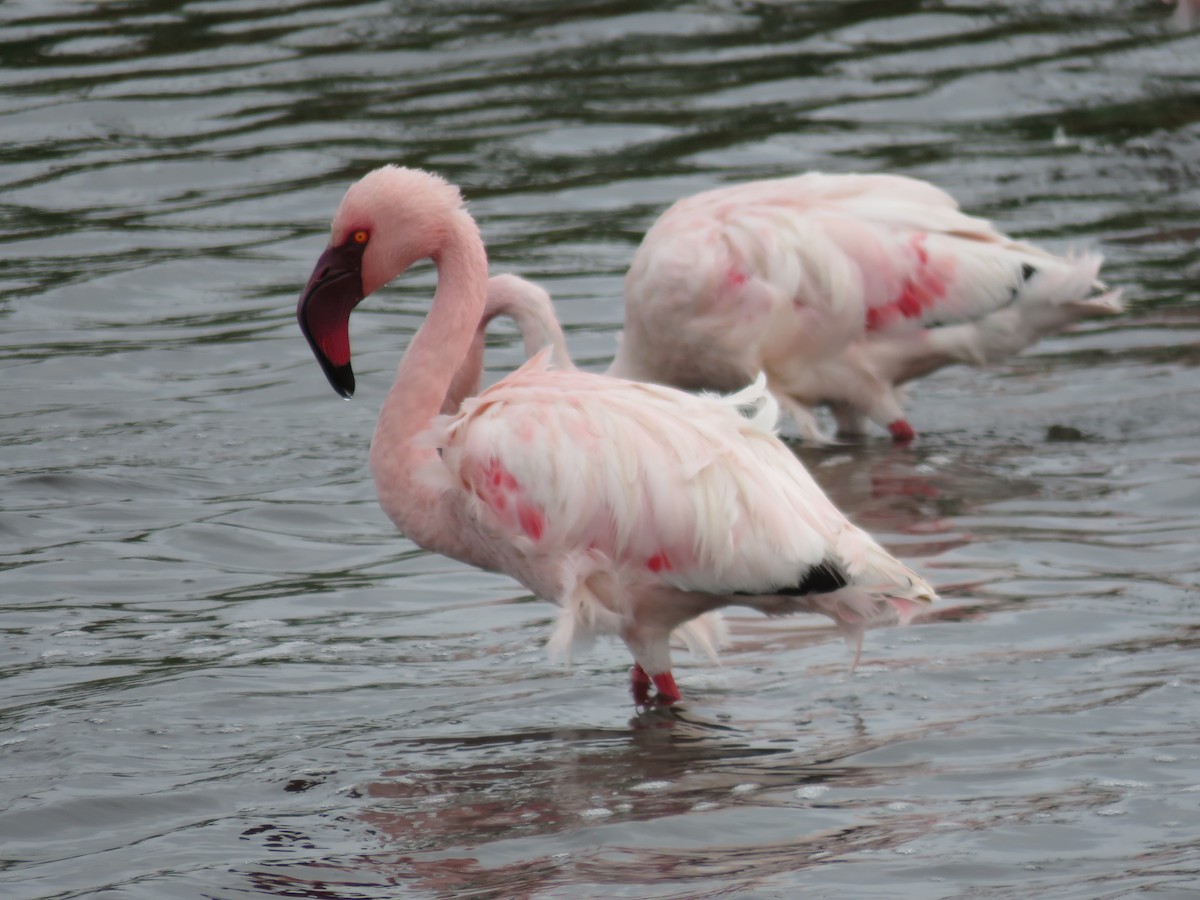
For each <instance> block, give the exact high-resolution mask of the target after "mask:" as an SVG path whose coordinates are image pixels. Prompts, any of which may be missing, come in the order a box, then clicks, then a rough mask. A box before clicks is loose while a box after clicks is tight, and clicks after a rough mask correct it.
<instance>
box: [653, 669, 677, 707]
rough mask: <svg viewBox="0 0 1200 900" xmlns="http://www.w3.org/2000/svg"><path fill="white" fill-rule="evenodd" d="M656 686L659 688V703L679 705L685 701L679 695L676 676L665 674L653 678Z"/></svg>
mask: <svg viewBox="0 0 1200 900" xmlns="http://www.w3.org/2000/svg"><path fill="white" fill-rule="evenodd" d="M652 680H653V681H654V686H655V687H656V688H658V702H659V703H678V702H679V701H680V700H681V699H683V698H682V697H681V696H680V694H679V688H677V687H676V686H675V676H674V675H672V674H671V673H670V672H663V673H662V674H661V675H654V676H652Z"/></svg>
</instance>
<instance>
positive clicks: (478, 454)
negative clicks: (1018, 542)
mask: <svg viewBox="0 0 1200 900" xmlns="http://www.w3.org/2000/svg"><path fill="white" fill-rule="evenodd" d="M546 362H547V356H546V354H544V353H543V354H539V355H538V356H537V357H535V358H534V359H533V360H531V361H530V362H528V363H526V364H525V366H523V367H522V368H521V369H519V370H518V371H517V372H515V373H513V374H512V375H510V376H509V377H507V378H505V379H503V380H502V381H501V382H499V383H497V384H496V385H494V386H493V387H491V388H489V389H488V390H487V391H485V392H484V393H483V394H481V395H480V396H479V397H477V398H473V399H468V400H467V401H465V402H464V404H463V407H462V409H461V411H460V412H459V413H458V414H457V415H455V416H452V417H447V418H445V419H443V420H442V422H441V423H440V425H439V426H438V430H439V436H438V437H437V438H436V443H437V444H438V446H439V447H440V449H441V461H442V464H444V465H445V466H446V467H447V469H448V470H449V472H450V474H451V478H452V483H453V484H454V485H456V487H459V488H461V490H462V492H463V493H464V494H465V495H466V496H467V497H468V499H469V502H468V504H467V506H468V509H469V510H470V515H472V516H473V517H474V518H475V520H476V521H477V522H479V523H480V525H481V527H484V528H486V529H489V530H490V531H492V532H493V533H498V534H499V535H502V537H503V539H505V540H507V541H508V542H510V543H511V544H512V545H513V546H514V547H517V548H518V549H519V550H520V551H521V552H523V553H525V554H527V555H530V556H537V557H541V558H555V557H562V556H563V555H568V554H571V553H573V552H578V551H580V549H581V548H582V549H583V551H584V552H586V553H588V554H591V555H592V556H593V557H597V558H601V559H603V560H605V561H606V564H607V565H609V566H610V567H612V568H614V569H619V570H620V571H622V572H623V573H625V574H626V575H628V576H629V577H631V578H633V579H634V580H635V581H637V582H638V583H640V584H643V585H648V586H659V587H669V588H672V589H675V590H678V591H685V592H699V593H704V594H713V595H722V596H728V595H735V594H746V595H758V594H790V593H796V594H804V593H821V592H825V591H831V590H836V589H838V588H840V587H844V586H846V585H847V584H853V583H864V584H871V585H875V586H881V585H882V586H888V585H897V586H898V587H897V590H899V589H901V588H902V587H910V586H913V585H914V584H915V582H912V579H916V576H915V575H912V573H911V572H909V570H907V568H905V567H903V566H901V565H900V564H899V563H898V562H896V561H895V560H894V559H893V558H892V557H891V556H890V555H889V554H887V553H886V551H884V550H883V549H882V548H880V547H879V546H878V545H877V544H876V543H875V542H874V540H872V539H871V538H870V536H868V535H867V534H866V533H865V532H863V531H862V530H860V529H858V528H857V527H855V526H854V525H853V524H851V523H850V522H849V521H848V520H847V519H846V518H845V517H844V516H843V515H842V514H841V513H840V512H839V511H838V510H837V508H836V507H835V506H834V505H833V503H832V502H830V500H829V499H828V498H827V497H826V496H825V494H824V492H823V491H822V490H821V489H820V487H819V486H818V485H817V484H816V482H815V481H813V479H812V477H811V476H810V475H809V474H808V472H807V470H805V468H804V467H803V465H802V464H801V463H800V462H799V461H798V460H797V459H796V458H795V456H793V455H792V453H791V452H790V451H789V450H788V449H787V448H786V447H785V446H784V445H783V444H782V443H780V442H779V441H778V439H777V438H775V437H774V436H773V435H771V434H765V433H763V431H762V430H761V429H760V427H758V426H756V425H755V424H754V423H751V422H748V421H746V420H745V419H744V418H743V417H742V416H740V415H739V414H738V412H737V410H736V409H735V408H734V406H733V405H732V404H731V403H726V402H722V401H719V400H715V399H713V398H711V397H695V396H692V395H688V394H684V393H682V392H679V391H676V390H673V389H670V388H663V387H660V386H657V385H650V384H641V383H635V382H628V381H624V380H620V379H615V378H610V377H606V376H600V375H593V374H589V373H584V372H561V371H558V372H548V370H547V365H546ZM910 576H911V578H910ZM917 580H918V581H919V579H917ZM921 585H924V583H923V582H921ZM924 587H925V588H927V587H928V586H927V585H925V586H924ZM929 595H930V596H932V591H929Z"/></svg>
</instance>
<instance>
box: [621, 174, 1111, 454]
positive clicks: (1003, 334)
mask: <svg viewBox="0 0 1200 900" xmlns="http://www.w3.org/2000/svg"><path fill="white" fill-rule="evenodd" d="M1101 261H1102V257H1101V256H1100V255H1099V254H1094V253H1091V254H1081V255H1078V256H1068V257H1060V256H1055V255H1053V254H1051V253H1048V252H1046V251H1044V250H1041V249H1039V248H1037V247H1035V246H1033V245H1031V244H1027V243H1023V242H1020V241H1016V240H1013V239H1011V238H1009V237H1007V236H1006V235H1004V234H1002V233H1000V232H999V231H997V230H996V229H995V228H994V227H993V226H992V225H991V223H989V222H987V221H986V220H984V219H979V218H975V217H973V216H968V215H966V214H965V213H962V212H960V211H959V209H958V204H957V203H956V202H955V201H954V198H952V197H951V196H950V195H949V194H947V193H945V192H944V191H942V190H940V189H939V188H937V187H934V186H933V185H931V184H928V183H927V182H924V181H919V180H917V179H913V178H907V177H904V176H898V175H825V174H821V173H817V172H813V173H809V174H806V175H799V176H796V177H793V178H781V179H776V180H769V181H754V182H749V183H746V184H740V185H734V186H730V187H723V188H717V189H715V190H711V191H707V192H705V193H701V194H697V195H695V196H692V197H687V198H685V199H683V200H680V201H678V202H676V203H675V204H674V205H673V206H671V207H670V208H669V209H667V210H666V212H664V213H663V214H662V215H661V216H660V217H659V218H658V220H657V221H656V222H655V223H654V225H653V226H652V227H651V228H650V230H649V232H647V234H646V236H645V238H644V239H643V241H642V243H641V246H640V247H639V248H638V250H637V252H636V253H635V255H634V258H633V264H632V265H631V266H630V269H629V272H628V274H627V275H626V276H625V333H624V336H623V338H622V342H621V345H620V347H619V349H618V351H617V356H616V359H615V360H614V362H613V366H612V368H610V369H609V372H610V374H613V375H618V376H621V377H625V378H633V379H636V380H639V381H653V382H657V383H660V384H671V385H675V386H676V387H681V388H684V389H688V390H692V389H696V388H708V389H710V390H716V391H731V390H736V389H738V388H740V387H743V386H744V385H746V384H748V383H749V382H751V381H753V380H754V377H755V376H756V375H757V374H758V373H759V372H760V371H763V372H765V373H766V375H767V382H768V386H769V387H770V389H771V391H772V393H774V395H775V396H776V398H777V399H778V400H779V402H780V404H781V405H783V406H784V408H785V409H787V410H788V411H789V412H791V413H792V415H793V417H794V418H795V419H796V422H797V424H798V425H799V426H800V428H801V431H802V432H803V433H804V435H805V436H806V437H808V438H810V439H814V440H817V441H824V440H826V436H825V435H824V434H823V432H822V430H821V429H820V427H819V426H818V425H817V421H816V419H815V417H814V416H813V414H812V408H813V407H814V406H817V405H820V404H828V405H830V406H831V407H832V409H833V412H834V416H835V419H836V421H837V424H838V427H839V431H842V432H847V433H857V432H860V431H861V430H862V429H863V428H864V426H865V423H864V421H863V418H864V417H866V418H867V419H870V420H871V421H874V422H876V423H878V424H879V425H882V426H883V427H885V428H887V429H888V430H889V431H890V432H891V434H892V436H893V438H895V439H896V440H897V441H907V440H911V439H912V437H913V435H914V432H913V429H912V426H911V425H910V424H909V423H908V421H907V420H906V419H905V416H904V411H903V406H902V399H903V398H902V394H901V392H900V391H899V390H898V388H899V386H900V385H902V384H904V383H905V382H907V381H910V380H912V379H914V378H917V377H920V376H922V375H926V374H928V373H930V372H933V371H935V370H937V369H940V368H942V367H943V366H946V365H950V364H952V363H968V364H971V365H982V364H984V363H990V362H994V361H996V360H999V359H1002V358H1004V357H1005V356H1008V355H1010V354H1012V353H1016V352H1017V351H1019V350H1022V349H1024V348H1025V347H1028V346H1029V345H1031V344H1033V343H1034V342H1035V341H1037V340H1038V339H1039V338H1040V337H1041V336H1042V335H1044V334H1048V333H1050V332H1053V331H1056V330H1058V329H1060V328H1063V327H1065V326H1066V325H1068V324H1070V323H1071V322H1074V321H1076V320H1079V319H1083V318H1087V317H1091V316H1103V315H1111V314H1114V313H1118V312H1120V311H1121V308H1122V307H1121V303H1120V292H1119V291H1111V292H1106V291H1105V288H1104V285H1103V284H1102V283H1101V282H1099V281H1098V280H1097V274H1098V272H1099V269H1100V263H1101Z"/></svg>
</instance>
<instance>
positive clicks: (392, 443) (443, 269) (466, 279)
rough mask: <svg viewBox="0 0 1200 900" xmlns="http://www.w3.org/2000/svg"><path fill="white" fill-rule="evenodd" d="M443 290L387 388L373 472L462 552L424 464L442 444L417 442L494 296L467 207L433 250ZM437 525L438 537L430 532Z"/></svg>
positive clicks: (410, 513) (391, 507)
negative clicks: (423, 469)
mask: <svg viewBox="0 0 1200 900" xmlns="http://www.w3.org/2000/svg"><path fill="white" fill-rule="evenodd" d="M433 261H434V264H435V265H436V266H437V270H438V283H437V291H436V292H435V293H434V295H433V304H432V306H431V307H430V310H429V315H428V316H427V317H426V319H425V323H424V324H423V325H422V326H421V328H420V330H419V331H417V333H416V334H415V335H414V336H413V339H412V341H411V342H410V343H409V345H408V350H407V351H406V352H405V354H404V358H403V359H402V360H401V361H400V368H399V370H398V372H397V373H396V381H395V383H394V384H393V385H392V388H391V390H390V391H388V395H387V398H386V399H385V400H384V402H383V408H382V409H381V410H380V412H379V421H378V422H377V423H376V426H375V437H374V438H373V439H372V441H371V472H372V474H373V475H374V476H375V485H376V489H377V490H378V492H379V502H380V505H381V506H382V507H383V509H384V511H385V512H386V513H387V514H388V516H389V517H391V519H392V521H394V522H395V523H396V525H397V526H398V527H399V528H400V529H401V530H402V531H404V532H405V534H407V535H408V536H409V537H410V538H412V539H413V540H415V541H417V542H418V543H420V544H422V545H423V546H427V547H428V546H430V543H437V544H438V545H439V546H436V547H431V548H430V549H437V550H439V551H441V552H444V553H450V554H451V555H458V554H456V553H455V552H454V551H455V549H456V548H455V547H453V546H445V547H443V546H441V545H442V544H444V543H445V542H446V541H450V542H453V541H454V540H455V538H453V537H452V531H453V530H452V529H448V528H446V527H444V523H443V522H442V521H441V520H440V516H441V515H443V514H444V510H443V504H441V503H440V499H441V494H442V490H441V488H440V487H438V486H437V485H436V483H435V482H434V481H433V480H431V479H428V478H421V477H419V475H420V469H421V467H422V466H424V465H426V464H429V463H433V462H435V461H436V460H437V450H436V449H435V448H432V447H421V446H418V442H416V441H415V440H414V439H415V438H417V437H418V436H420V435H421V434H422V433H423V432H424V431H425V430H426V429H427V428H428V427H429V425H430V423H431V422H432V421H433V418H434V416H436V415H437V414H438V413H439V412H440V411H441V408H442V402H443V400H444V399H445V397H446V391H447V389H448V388H449V386H450V383H451V380H452V379H453V378H454V373H455V372H456V371H457V370H458V368H459V366H460V364H461V363H462V362H463V360H464V359H465V358H466V356H467V351H468V349H469V347H470V345H471V340H472V338H473V337H474V334H475V329H476V326H477V325H478V323H479V320H480V318H481V316H482V315H483V307H484V302H485V299H486V296H487V278H488V276H487V254H486V253H485V251H484V248H483V240H482V239H481V238H480V236H479V231H478V229H477V228H476V226H475V223H474V222H473V221H472V220H471V219H470V217H469V216H467V215H466V213H465V212H464V213H463V214H462V215H460V216H456V217H455V218H454V219H453V222H452V225H451V227H450V228H449V229H448V232H447V234H446V236H445V238H444V240H443V242H442V244H441V247H440V249H439V250H438V251H436V252H435V253H434V255H433ZM434 532H436V537H431V534H432V533H434Z"/></svg>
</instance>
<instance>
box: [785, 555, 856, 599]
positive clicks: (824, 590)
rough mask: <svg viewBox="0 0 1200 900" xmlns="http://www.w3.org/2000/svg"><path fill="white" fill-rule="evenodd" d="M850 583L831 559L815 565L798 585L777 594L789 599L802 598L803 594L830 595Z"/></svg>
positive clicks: (840, 568)
mask: <svg viewBox="0 0 1200 900" xmlns="http://www.w3.org/2000/svg"><path fill="white" fill-rule="evenodd" d="M849 583H850V579H849V578H847V577H846V573H845V572H844V571H843V570H842V567H841V566H840V565H838V564H837V563H836V562H834V561H833V560H831V559H826V560H823V561H822V562H819V563H817V564H816V565H815V566H813V567H812V568H810V569H809V570H808V571H807V572H805V573H804V576H803V577H802V578H801V579H800V581H799V582H798V583H796V584H795V585H793V586H792V587H789V588H786V589H785V590H782V591H778V592H777V593H780V594H784V595H786V596H789V597H802V596H804V595H805V594H831V593H833V592H834V591H839V590H841V589H842V588H844V587H846V585H848V584H849Z"/></svg>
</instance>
